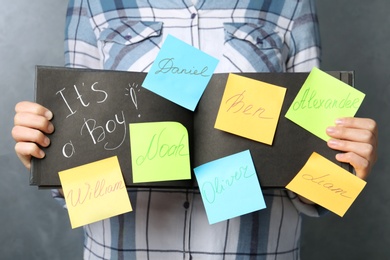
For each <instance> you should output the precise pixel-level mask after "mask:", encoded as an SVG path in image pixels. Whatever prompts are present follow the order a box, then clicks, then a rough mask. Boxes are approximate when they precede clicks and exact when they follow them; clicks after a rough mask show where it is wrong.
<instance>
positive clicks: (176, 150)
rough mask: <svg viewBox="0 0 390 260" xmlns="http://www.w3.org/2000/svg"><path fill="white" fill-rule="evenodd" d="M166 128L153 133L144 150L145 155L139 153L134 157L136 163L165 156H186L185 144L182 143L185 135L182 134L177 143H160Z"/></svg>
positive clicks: (139, 163)
mask: <svg viewBox="0 0 390 260" xmlns="http://www.w3.org/2000/svg"><path fill="white" fill-rule="evenodd" d="M165 130H166V128H164V129H163V130H161V132H160V133H158V134H154V135H153V137H152V139H151V140H150V143H149V147H148V149H147V150H146V153H145V155H140V156H138V157H137V159H136V163H137V165H142V164H143V163H144V162H145V161H146V160H154V159H155V158H156V157H157V158H166V157H171V156H174V157H181V156H188V153H187V152H186V150H185V149H184V148H185V146H186V145H185V144H183V141H184V138H185V137H186V135H184V134H183V135H182V136H181V139H180V141H179V142H178V143H177V144H168V143H162V141H161V140H162V139H163V138H162V136H163V134H164V132H165Z"/></svg>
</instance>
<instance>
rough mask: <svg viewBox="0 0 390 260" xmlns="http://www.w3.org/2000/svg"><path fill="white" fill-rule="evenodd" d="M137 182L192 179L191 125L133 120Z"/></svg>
mask: <svg viewBox="0 0 390 260" xmlns="http://www.w3.org/2000/svg"><path fill="white" fill-rule="evenodd" d="M130 149H131V163H132V170H133V182H134V183H140V182H158V181H172V180H185V179H191V168H190V156H189V144H188V132H187V129H186V128H185V127H184V126H183V125H182V124H180V123H177V122H152V123H135V124H130Z"/></svg>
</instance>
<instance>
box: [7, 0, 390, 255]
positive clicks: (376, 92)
mask: <svg viewBox="0 0 390 260" xmlns="http://www.w3.org/2000/svg"><path fill="white" fill-rule="evenodd" d="M66 5H67V1H65V0H39V1H29V0H15V1H5V0H1V8H0V88H1V94H0V104H1V109H0V122H1V123H0V125H1V127H0V259H81V258H82V242H83V237H82V230H81V229H80V228H79V229H75V230H72V229H71V228H70V223H69V218H68V216H67V213H66V211H64V210H63V209H61V208H60V207H59V206H58V204H57V203H56V202H55V201H54V200H53V199H52V198H51V195H50V192H49V191H47V190H38V189H37V188H36V187H30V186H29V185H28V182H29V180H28V172H27V170H25V168H24V167H23V166H22V164H21V163H20V162H19V160H18V159H17V157H16V155H15V154H14V141H13V140H12V138H11V135H10V132H11V129H12V125H13V116H14V106H15V104H16V102H18V101H21V100H33V85H34V67H35V65H36V64H39V65H59V66H61V65H63V27H64V15H65V12H66ZM389 8H390V2H389V1H387V0H371V1H347V0H327V1H325V0H323V1H318V2H317V9H318V14H319V19H320V24H321V27H320V28H321V37H322V43H323V44H322V45H323V63H322V69H324V70H354V71H355V73H356V81H355V86H356V87H357V88H358V89H360V90H362V91H363V92H365V93H366V94H367V96H366V99H365V101H364V103H363V106H362V107H361V109H360V110H359V112H358V116H362V117H371V118H374V119H375V120H376V121H377V122H378V126H379V141H380V145H379V160H378V162H377V164H376V165H375V167H374V169H373V172H372V174H371V176H370V177H369V179H368V184H367V186H366V188H365V189H364V190H363V192H362V194H361V195H360V196H359V197H358V199H357V200H356V202H355V203H354V204H353V205H352V207H351V208H350V210H349V211H348V212H347V214H346V215H345V216H344V217H343V218H340V217H338V216H336V215H335V214H332V213H330V214H328V215H326V216H325V217H322V218H319V219H312V218H305V219H304V228H303V235H302V259H303V260H307V259H333V260H337V259H343V260H345V259H389V258H390V238H389V236H388V234H389V233H390V225H389V224H388V222H389V219H390V207H389V200H390V191H389V189H388V188H387V186H388V184H389V176H388V174H387V173H388V171H389V163H388V161H387V160H386V156H388V153H389V136H388V133H390V131H389V130H390V129H389V127H390V126H389V121H388V118H389V116H388V112H389V111H390V110H389V101H388V98H389V97H390V95H389V92H390V89H389V87H388V84H389V82H390V78H389V77H390V72H389V71H388V68H389V66H388V61H389V58H390V57H389V56H390V51H389V46H388V39H389V37H390V26H389V25H390V17H389V15H388V10H389Z"/></svg>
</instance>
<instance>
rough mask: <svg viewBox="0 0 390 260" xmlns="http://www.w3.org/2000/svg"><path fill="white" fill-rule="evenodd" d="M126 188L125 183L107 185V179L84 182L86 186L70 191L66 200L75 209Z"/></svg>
mask: <svg viewBox="0 0 390 260" xmlns="http://www.w3.org/2000/svg"><path fill="white" fill-rule="evenodd" d="M124 188H125V184H124V182H123V181H118V182H115V183H111V184H107V183H106V180H105V179H99V180H97V181H96V182H95V183H89V182H84V185H82V186H80V187H77V188H74V189H70V190H69V191H68V193H67V195H66V199H67V202H70V203H71V205H72V206H73V207H76V206H78V205H83V204H85V203H88V202H90V201H92V200H95V199H99V198H101V197H104V196H106V195H108V194H110V193H113V192H116V191H119V190H122V189H124Z"/></svg>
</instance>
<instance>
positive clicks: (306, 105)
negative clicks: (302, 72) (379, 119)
mask: <svg viewBox="0 0 390 260" xmlns="http://www.w3.org/2000/svg"><path fill="white" fill-rule="evenodd" d="M350 96H351V94H350V93H348V95H347V96H346V97H345V98H343V99H341V100H339V99H331V98H328V99H324V98H318V97H317V91H315V90H312V91H311V90H310V88H308V89H306V90H305V91H304V93H303V95H302V98H301V99H300V100H298V101H295V102H294V104H293V107H292V108H293V109H294V110H299V109H335V108H358V106H359V101H360V99H359V98H355V99H351V98H350Z"/></svg>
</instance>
